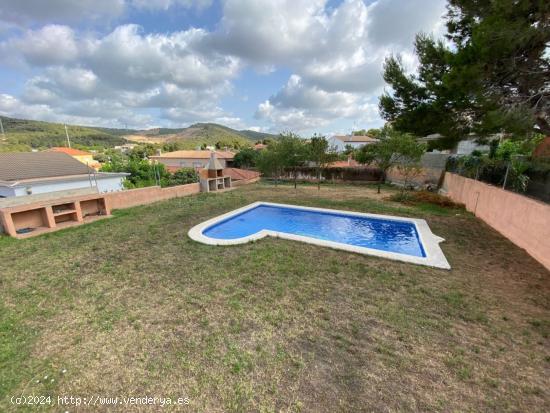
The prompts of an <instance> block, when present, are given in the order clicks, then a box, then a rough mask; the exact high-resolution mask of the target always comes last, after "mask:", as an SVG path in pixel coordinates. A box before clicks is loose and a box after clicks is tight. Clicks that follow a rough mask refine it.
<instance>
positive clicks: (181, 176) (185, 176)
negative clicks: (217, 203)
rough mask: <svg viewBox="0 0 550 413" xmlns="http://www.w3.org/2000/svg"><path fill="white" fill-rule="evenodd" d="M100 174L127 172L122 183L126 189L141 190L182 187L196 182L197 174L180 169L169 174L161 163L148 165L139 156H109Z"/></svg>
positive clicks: (189, 169) (190, 170) (187, 169)
mask: <svg viewBox="0 0 550 413" xmlns="http://www.w3.org/2000/svg"><path fill="white" fill-rule="evenodd" d="M101 171H102V172H127V173H129V174H130V176H128V177H127V178H126V180H125V181H124V187H125V188H126V189H132V188H143V187H146V186H154V185H160V186H161V187H167V186H174V185H184V184H188V183H193V182H198V181H199V177H198V174H197V172H196V171H195V170H194V169H192V168H182V169H180V170H178V171H176V172H175V173H173V174H171V173H170V172H168V171H167V170H166V167H165V166H164V165H163V164H161V163H150V162H149V161H148V160H147V159H141V158H140V157H139V156H134V157H131V156H130V157H123V156H121V155H115V154H113V155H111V156H110V157H109V161H108V162H106V163H105V164H103V166H102V168H101Z"/></svg>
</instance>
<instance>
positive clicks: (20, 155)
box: [0, 152, 94, 182]
mask: <svg viewBox="0 0 550 413" xmlns="http://www.w3.org/2000/svg"><path fill="white" fill-rule="evenodd" d="M88 173H94V170H93V169H91V168H89V167H88V166H86V165H84V164H83V163H82V162H80V161H78V160H76V159H75V158H73V157H72V156H70V155H67V154H66V153H62V152H7V153H0V181H6V182H10V181H11V182H13V181H22V180H29V179H42V178H53V177H61V176H74V175H83V174H86V175H87V174H88Z"/></svg>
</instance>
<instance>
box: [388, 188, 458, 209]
mask: <svg viewBox="0 0 550 413" xmlns="http://www.w3.org/2000/svg"><path fill="white" fill-rule="evenodd" d="M389 199H390V201H394V202H401V203H402V204H406V205H418V204H432V205H437V206H440V207H444V208H457V207H460V206H461V205H460V204H457V203H456V202H453V200H451V199H450V198H448V197H446V196H443V195H440V194H438V193H435V192H429V191H409V192H398V193H396V194H394V195H392V196H390V197H389Z"/></svg>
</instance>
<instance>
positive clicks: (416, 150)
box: [396, 135, 426, 195]
mask: <svg viewBox="0 0 550 413" xmlns="http://www.w3.org/2000/svg"><path fill="white" fill-rule="evenodd" d="M400 140H401V142H400V144H399V149H398V150H399V152H398V153H397V158H398V161H397V165H396V167H397V170H398V171H399V173H400V174H401V176H402V177H403V186H402V187H401V195H403V193H404V192H405V189H407V188H408V187H409V185H410V183H411V181H412V180H413V179H414V178H415V177H417V176H418V175H420V174H421V173H422V165H421V163H420V159H421V158H422V155H423V154H424V152H426V147H425V145H423V144H421V143H418V142H417V141H416V140H415V139H414V138H413V137H411V136H410V135H402V136H401V138H400Z"/></svg>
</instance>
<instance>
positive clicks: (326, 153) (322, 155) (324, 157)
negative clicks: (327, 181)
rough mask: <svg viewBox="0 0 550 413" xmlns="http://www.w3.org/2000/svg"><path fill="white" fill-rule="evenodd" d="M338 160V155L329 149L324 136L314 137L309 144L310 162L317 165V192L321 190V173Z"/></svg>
mask: <svg viewBox="0 0 550 413" xmlns="http://www.w3.org/2000/svg"><path fill="white" fill-rule="evenodd" d="M337 159H338V154H337V153H336V152H335V151H334V150H332V149H331V148H330V147H329V144H328V141H327V140H326V138H325V137H324V136H321V135H313V137H312V138H311V139H310V141H309V143H308V160H309V161H312V162H313V163H314V164H315V170H316V176H317V190H320V189H321V173H322V171H323V170H324V169H325V168H326V167H327V166H328V164H329V163H331V162H334V161H335V160H337Z"/></svg>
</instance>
